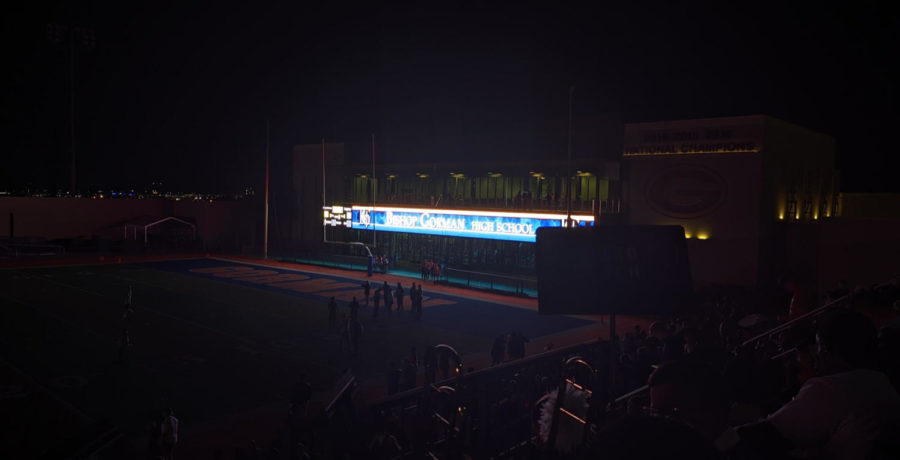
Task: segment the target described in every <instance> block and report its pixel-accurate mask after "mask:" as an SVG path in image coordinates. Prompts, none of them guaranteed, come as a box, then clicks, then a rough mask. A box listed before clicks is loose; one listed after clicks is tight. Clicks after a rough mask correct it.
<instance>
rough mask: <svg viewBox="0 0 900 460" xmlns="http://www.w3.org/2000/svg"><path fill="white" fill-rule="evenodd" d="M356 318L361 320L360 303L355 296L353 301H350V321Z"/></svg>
mask: <svg viewBox="0 0 900 460" xmlns="http://www.w3.org/2000/svg"><path fill="white" fill-rule="evenodd" d="M356 318H359V302H357V301H356V296H353V300H351V301H350V319H352V320H355V319H356Z"/></svg>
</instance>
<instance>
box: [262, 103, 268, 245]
mask: <svg viewBox="0 0 900 460" xmlns="http://www.w3.org/2000/svg"><path fill="white" fill-rule="evenodd" d="M265 208H266V209H265V214H266V217H265V220H264V221H263V259H268V258H269V120H268V119H266V204H265Z"/></svg>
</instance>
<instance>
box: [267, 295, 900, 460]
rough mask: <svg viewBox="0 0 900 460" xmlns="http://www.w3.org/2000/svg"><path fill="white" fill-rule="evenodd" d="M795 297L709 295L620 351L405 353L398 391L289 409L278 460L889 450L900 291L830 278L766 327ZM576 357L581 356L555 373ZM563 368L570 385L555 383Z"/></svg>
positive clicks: (848, 454) (623, 342) (593, 346)
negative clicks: (449, 364) (796, 312)
mask: <svg viewBox="0 0 900 460" xmlns="http://www.w3.org/2000/svg"><path fill="white" fill-rule="evenodd" d="M790 298H791V297H790V295H786V296H785V297H784V298H783V299H782V300H784V303H783V305H784V308H782V309H780V310H779V309H777V308H776V309H770V310H769V311H765V310H761V309H759V308H758V305H756V304H755V302H754V301H750V300H747V298H745V297H742V296H740V295H725V294H722V293H709V294H708V295H702V296H701V297H700V299H699V300H698V302H697V308H696V309H695V310H693V311H689V312H684V314H683V315H681V316H680V317H678V318H670V319H661V320H658V321H656V322H653V323H652V324H651V325H650V327H649V328H646V329H645V328H641V327H639V326H638V327H634V328H633V329H630V330H627V331H620V334H618V335H619V337H618V339H617V341H616V342H613V343H614V344H615V345H611V342H610V341H608V340H597V341H596V342H592V343H586V344H582V345H579V346H575V347H568V348H559V349H553V350H544V351H540V352H537V353H533V354H532V355H531V356H524V353H520V350H519V346H518V343H519V342H521V340H518V338H516V340H513V342H515V343H516V344H515V345H514V348H515V350H511V349H510V348H509V347H510V343H511V340H510V337H513V336H514V335H515V334H511V335H510V336H509V337H500V338H498V340H497V341H496V344H495V350H493V352H492V355H495V356H494V357H493V361H494V362H493V364H492V365H491V366H490V367H486V368H484V369H480V370H474V369H471V368H468V369H467V370H466V371H465V372H459V373H456V374H454V373H452V372H451V373H450V374H449V375H448V374H446V373H444V372H443V371H441V372H440V373H439V374H438V375H436V376H433V378H431V379H420V380H418V381H417V380H415V375H412V374H411V372H410V371H409V369H410V368H412V367H413V366H411V365H410V364H411V363H413V361H411V360H414V359H415V358H414V357H415V356H416V350H411V351H410V355H411V357H412V358H407V359H406V360H405V361H406V362H404V363H403V364H399V365H398V363H396V362H395V363H393V364H392V369H391V373H390V374H389V382H390V381H391V378H390V376H393V380H395V382H394V386H395V391H398V393H396V394H394V395H392V396H389V397H388V398H387V399H386V400H384V401H380V402H376V403H373V402H372V401H366V402H363V401H354V400H353V398H352V395H350V394H348V395H347V396H346V397H345V398H343V399H342V400H341V401H342V402H341V403H340V404H335V406H334V408H333V409H332V410H330V411H328V412H326V413H325V414H322V415H320V416H318V417H314V418H309V417H300V418H294V419H293V420H294V422H292V423H290V424H287V425H286V428H285V430H284V433H283V436H282V437H281V438H280V439H279V441H278V443H279V445H280V446H285V447H287V446H292V447H291V448H290V449H289V450H290V452H288V453H286V454H285V455H284V456H283V457H279V458H376V459H378V458H384V459H388V458H427V457H428V455H433V456H434V457H436V458H463V456H464V455H465V456H469V457H472V458H488V457H505V458H613V459H616V458H721V459H756V458H900V455H898V450H896V449H898V446H897V441H898V440H900V431H897V425H896V422H894V421H893V420H896V417H898V416H900V396H897V389H898V388H900V324H898V321H897V320H896V318H898V317H900V288H898V286H897V285H896V284H886V285H881V286H878V287H873V288H866V289H860V288H857V289H849V288H848V287H847V286H846V285H841V286H838V287H836V288H835V289H834V290H833V291H831V292H830V293H829V294H828V296H827V297H826V298H824V299H821V300H822V303H830V307H829V308H825V309H820V310H821V311H822V312H823V313H822V314H816V313H818V312H819V311H818V310H817V311H816V312H813V314H809V315H807V317H803V318H799V319H795V320H794V321H793V322H791V323H788V326H783V327H780V328H776V329H773V327H774V326H776V325H778V324H784V322H785V321H787V320H788V319H789V316H788V306H789V305H790ZM759 311H762V313H758V312H759ZM875 324H878V325H879V326H880V327H879V328H876V327H875ZM773 330H774V331H775V332H771V333H769V331H773ZM757 336H759V338H758V339H757V340H751V339H753V338H754V337H757ZM523 338H524V337H523ZM501 339H502V340H501ZM611 346H614V349H613V350H612V353H611V350H610V347H611ZM500 348H503V349H502V350H500ZM513 352H514V353H513ZM502 353H506V354H507V355H506V356H507V359H498V358H500V357H501V356H502ZM513 354H515V356H514V357H513V356H512V355H513ZM573 356H577V357H579V358H580V360H579V362H580V363H581V365H579V366H574V367H572V368H569V369H568V370H564V369H563V367H562V363H563V362H565V360H566V359H568V358H571V357H573ZM610 356H614V357H615V358H614V359H615V363H614V365H610V364H611V363H610ZM423 367H424V366H423ZM404 368H405V369H404ZM404 370H406V372H404ZM611 370H612V374H613V375H612V376H610V372H611ZM561 377H567V378H568V379H569V381H571V382H573V383H575V385H571V384H566V383H563V384H562V388H563V389H564V390H565V391H564V392H563V393H560V391H559V390H560V387H561V382H565V380H563V379H562V378H561ZM422 381H424V382H426V383H427V384H426V385H425V386H422V385H415V384H414V385H415V386H414V385H410V383H411V382H416V383H418V382H422ZM642 387H645V388H646V391H634V390H638V389H641V388H642ZM628 392H632V395H631V396H629V397H627V398H618V399H616V398H615V396H618V395H622V394H625V393H628ZM560 394H564V395H565V400H564V401H562V402H559V403H558V402H557V396H558V395H560ZM557 404H559V405H560V406H559V407H563V408H567V409H570V410H569V412H570V413H573V414H583V420H585V421H586V422H587V423H586V424H582V423H580V422H578V423H572V420H569V419H567V418H566V417H568V416H562V415H561V416H559V418H560V419H563V421H557V422H556V423H557V426H556V427H555V428H554V429H553V430H551V425H552V424H553V423H554V422H553V418H554V417H553V414H554V412H557V411H556V408H557ZM579 404H583V405H584V406H583V407H581V406H579ZM554 430H555V431H554ZM551 431H553V432H552V434H551ZM563 439H567V440H572V439H574V440H576V441H577V442H574V443H573V444H572V446H570V448H563V447H564V446H562V440H563Z"/></svg>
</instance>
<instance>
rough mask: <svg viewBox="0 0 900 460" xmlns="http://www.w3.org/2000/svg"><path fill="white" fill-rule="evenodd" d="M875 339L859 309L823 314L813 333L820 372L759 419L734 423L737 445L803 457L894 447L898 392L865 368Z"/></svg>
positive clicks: (856, 454)
mask: <svg viewBox="0 0 900 460" xmlns="http://www.w3.org/2000/svg"><path fill="white" fill-rule="evenodd" d="M876 340H877V339H876V331H875V326H874V325H873V324H872V322H871V321H870V320H869V319H868V318H866V317H865V316H863V315H862V314H860V313H857V312H854V311H850V310H844V309H840V310H838V311H836V312H834V313H833V314H831V315H829V316H828V317H826V318H824V319H823V320H822V322H821V324H820V326H819V329H818V333H817V334H816V347H817V354H818V357H819V363H820V370H821V376H820V377H815V378H811V379H809V380H807V381H806V383H804V384H803V386H802V387H801V388H800V391H799V392H798V393H797V396H795V397H794V399H793V400H791V401H790V402H788V403H787V404H785V405H784V406H782V407H781V409H778V410H777V411H776V412H775V413H774V414H772V415H770V416H769V417H768V418H767V419H766V420H765V421H763V422H760V423H755V424H750V425H745V426H742V427H739V428H738V429H737V430H736V433H737V434H738V438H739V443H738V449H741V448H744V449H752V450H760V449H766V450H767V452H776V453H777V452H786V451H788V450H790V449H802V450H804V451H805V453H806V455H805V457H807V458H808V457H823V458H838V459H865V458H872V456H874V457H875V458H889V457H887V456H885V455H890V454H887V453H885V452H878V451H876V446H878V445H880V444H881V443H885V442H886V443H893V444H894V448H896V447H897V446H896V442H897V439H898V436H900V433H897V431H896V430H897V427H898V425H897V422H898V417H900V395H898V394H897V391H896V390H895V389H894V388H893V387H892V386H891V383H890V381H889V379H888V377H887V376H886V375H884V374H883V373H881V372H879V371H875V370H872V369H871V368H870V367H871V366H872V365H873V364H874V362H873V360H874V359H875V356H876V347H877V341H876ZM894 453H896V452H894ZM870 454H871V456H870ZM879 455H880V456H879Z"/></svg>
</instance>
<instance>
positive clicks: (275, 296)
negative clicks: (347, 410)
mask: <svg viewBox="0 0 900 460" xmlns="http://www.w3.org/2000/svg"><path fill="white" fill-rule="evenodd" d="M365 279H366V278H365V275H364V274H362V273H358V272H356V273H354V272H343V273H335V272H334V271H330V272H329V271H325V270H317V269H316V268H314V267H308V266H304V267H300V269H297V268H292V267H288V266H285V265H284V264H281V265H276V266H266V265H260V264H254V263H248V262H247V261H235V260H226V259H211V258H205V259H204V258H201V259H180V260H167V261H158V262H140V263H118V264H104V265H73V266H56V267H39V268H5V269H0V304H2V309H0V360H2V364H3V369H2V371H3V372H2V373H0V376H2V378H3V379H4V380H5V382H0V386H2V387H3V388H4V392H3V395H4V399H2V400H0V404H2V405H5V406H6V409H8V410H29V409H28V403H30V402H33V401H32V400H34V399H38V398H37V396H35V395H36V394H38V393H39V394H40V395H41V398H43V399H46V400H47V401H50V402H46V401H45V402H43V403H41V404H46V405H47V407H49V406H50V405H53V406H54V407H57V408H65V411H67V412H71V413H73V414H79V417H81V418H82V419H83V420H84V422H83V423H88V422H89V421H98V420H105V421H109V423H110V424H112V425H113V426H115V427H116V428H117V429H118V430H119V432H121V433H122V435H123V436H125V437H131V438H139V437H140V436H142V435H143V433H144V431H145V429H146V423H147V420H148V417H149V414H151V413H154V411H156V410H158V409H159V408H162V407H173V408H174V409H175V410H176V412H177V415H179V416H180V418H181V419H182V420H183V423H184V425H185V430H189V429H190V426H191V425H194V426H196V425H199V424H203V423H208V422H210V421H215V420H220V419H223V418H226V417H230V416H234V415H235V414H241V413H244V412H247V411H252V410H254V409H255V408H259V407H262V406H267V405H272V404H276V403H279V402H283V401H286V400H287V399H288V398H289V395H290V389H291V387H292V386H293V384H295V383H296V382H297V381H298V380H299V379H300V378H301V376H303V375H305V376H306V377H307V379H308V380H309V381H310V383H311V384H312V386H313V388H314V389H326V388H328V387H329V386H330V385H331V384H332V383H334V382H335V381H336V380H337V378H338V377H339V376H340V375H341V374H343V373H344V372H345V371H347V370H349V371H351V372H353V373H354V375H355V376H357V378H358V379H359V380H360V381H361V382H367V381H374V382H382V381H384V376H385V374H386V372H387V369H388V365H389V363H390V361H400V360H402V359H403V358H404V357H406V356H407V355H408V354H409V350H410V347H412V346H415V347H416V348H417V351H418V354H419V357H420V358H421V355H422V353H423V351H424V350H425V349H426V348H427V347H428V346H429V345H434V344H438V343H446V344H450V345H452V346H453V347H455V348H456V350H457V351H458V352H459V353H460V355H462V356H463V357H464V358H465V357H467V356H472V355H477V354H486V353H487V352H488V350H489V349H490V346H491V343H492V341H493V338H494V337H496V336H497V335H498V334H503V333H508V332H510V331H512V330H518V331H521V332H522V333H523V334H524V335H525V336H526V337H529V338H531V339H532V341H533V342H534V341H535V340H536V339H539V338H542V337H544V338H546V337H554V336H555V337H560V336H562V335H566V334H568V333H569V332H572V331H584V330H588V329H590V328H592V327H594V326H596V323H594V322H593V321H589V320H586V319H582V318H573V317H563V316H553V317H547V316H539V315H538V314H537V312H536V311H535V310H534V309H533V308H527V306H526V307H523V306H522V305H516V299H510V300H509V301H504V300H503V299H502V298H500V297H499V296H485V295H480V294H478V293H465V292H460V290H455V291H454V290H448V289H446V288H439V287H435V286H434V285H432V284H431V283H426V284H425V287H424V312H423V317H422V319H421V320H416V319H414V318H412V316H411V315H410V314H409V311H408V310H409V304H410V302H409V297H408V291H409V286H410V283H411V282H415V283H416V284H418V283H419V280H417V279H412V278H398V277H395V276H390V275H387V276H381V275H376V276H374V277H373V278H370V280H371V281H372V282H373V283H375V282H377V283H379V284H380V283H381V282H383V281H385V280H386V281H389V283H390V284H391V287H392V288H395V287H396V283H397V281H400V282H402V283H403V287H404V289H405V290H406V291H407V297H406V299H405V306H406V310H407V311H404V312H402V313H398V312H394V313H393V314H390V315H389V314H387V312H386V311H385V309H384V305H383V304H382V307H381V311H380V314H379V316H378V317H374V316H373V314H372V313H373V312H372V309H371V307H367V306H366V305H365V303H364V302H363V307H362V308H361V310H360V318H361V321H362V324H363V328H364V329H363V334H362V336H361V339H360V352H359V354H358V355H357V356H353V355H352V354H351V353H350V351H349V349H348V347H347V346H346V345H345V344H342V342H341V340H340V337H339V335H338V334H337V332H336V331H332V330H329V328H328V313H327V301H328V299H329V298H330V297H332V296H334V297H335V298H336V300H337V301H338V305H339V307H340V310H341V311H342V312H344V313H348V312H349V309H348V308H347V304H348V303H349V301H350V299H351V298H352V297H353V296H356V297H357V298H359V299H360V300H362V295H363V290H362V288H361V283H362V282H364V281H365ZM129 289H130V290H131V292H132V299H133V305H134V307H133V312H131V313H128V314H127V315H126V314H125V313H126V312H125V308H124V306H123V305H124V304H125V302H126V299H127V296H128V292H129ZM373 290H374V288H373ZM519 303H520V304H521V302H519ZM534 303H535V302H533V301H532V304H534ZM394 307H395V308H396V304H395V305H394ZM126 316H127V317H126ZM126 329H127V333H128V340H129V342H130V344H131V345H130V346H128V347H126V348H125V349H124V350H125V352H124V353H125V355H124V360H123V361H120V360H119V352H120V348H121V346H120V345H121V343H122V340H123V339H122V338H123V334H124V331H125V330H126ZM533 351H534V350H531V349H529V352H533ZM41 407H43V406H41ZM41 411H42V409H41V408H40V407H39V408H38V409H37V410H36V411H33V410H31V411H29V413H28V414H23V415H22V417H21V418H20V419H18V420H13V421H7V422H4V423H6V424H7V425H9V426H4V427H0V428H7V432H6V434H5V435H4V438H5V439H4V440H3V442H4V444H6V445H10V443H12V444H15V443H16V441H17V438H18V437H19V436H26V437H28V439H37V438H39V437H40V436H44V437H47V438H50V439H48V440H47V441H48V442H52V438H53V437H54V432H53V428H52V427H51V428H44V429H41V428H38V427H37V425H40V424H42V423H46V422H47V420H45V419H43V420H42V417H43V416H42V415H41ZM35 412H37V413H35ZM73 417H74V416H73ZM13 418H15V417H13ZM23 420H24V424H23ZM14 422H15V423H16V426H13V423H14ZM72 423H73V424H76V425H77V422H72ZM30 424H36V427H33V428H29V426H30ZM23 425H24V426H23ZM41 430H43V432H41ZM32 431H37V432H40V435H35V434H33V433H32ZM59 431H60V432H65V431H67V429H66V428H65V427H61V428H59ZM31 442H34V441H31Z"/></svg>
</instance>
